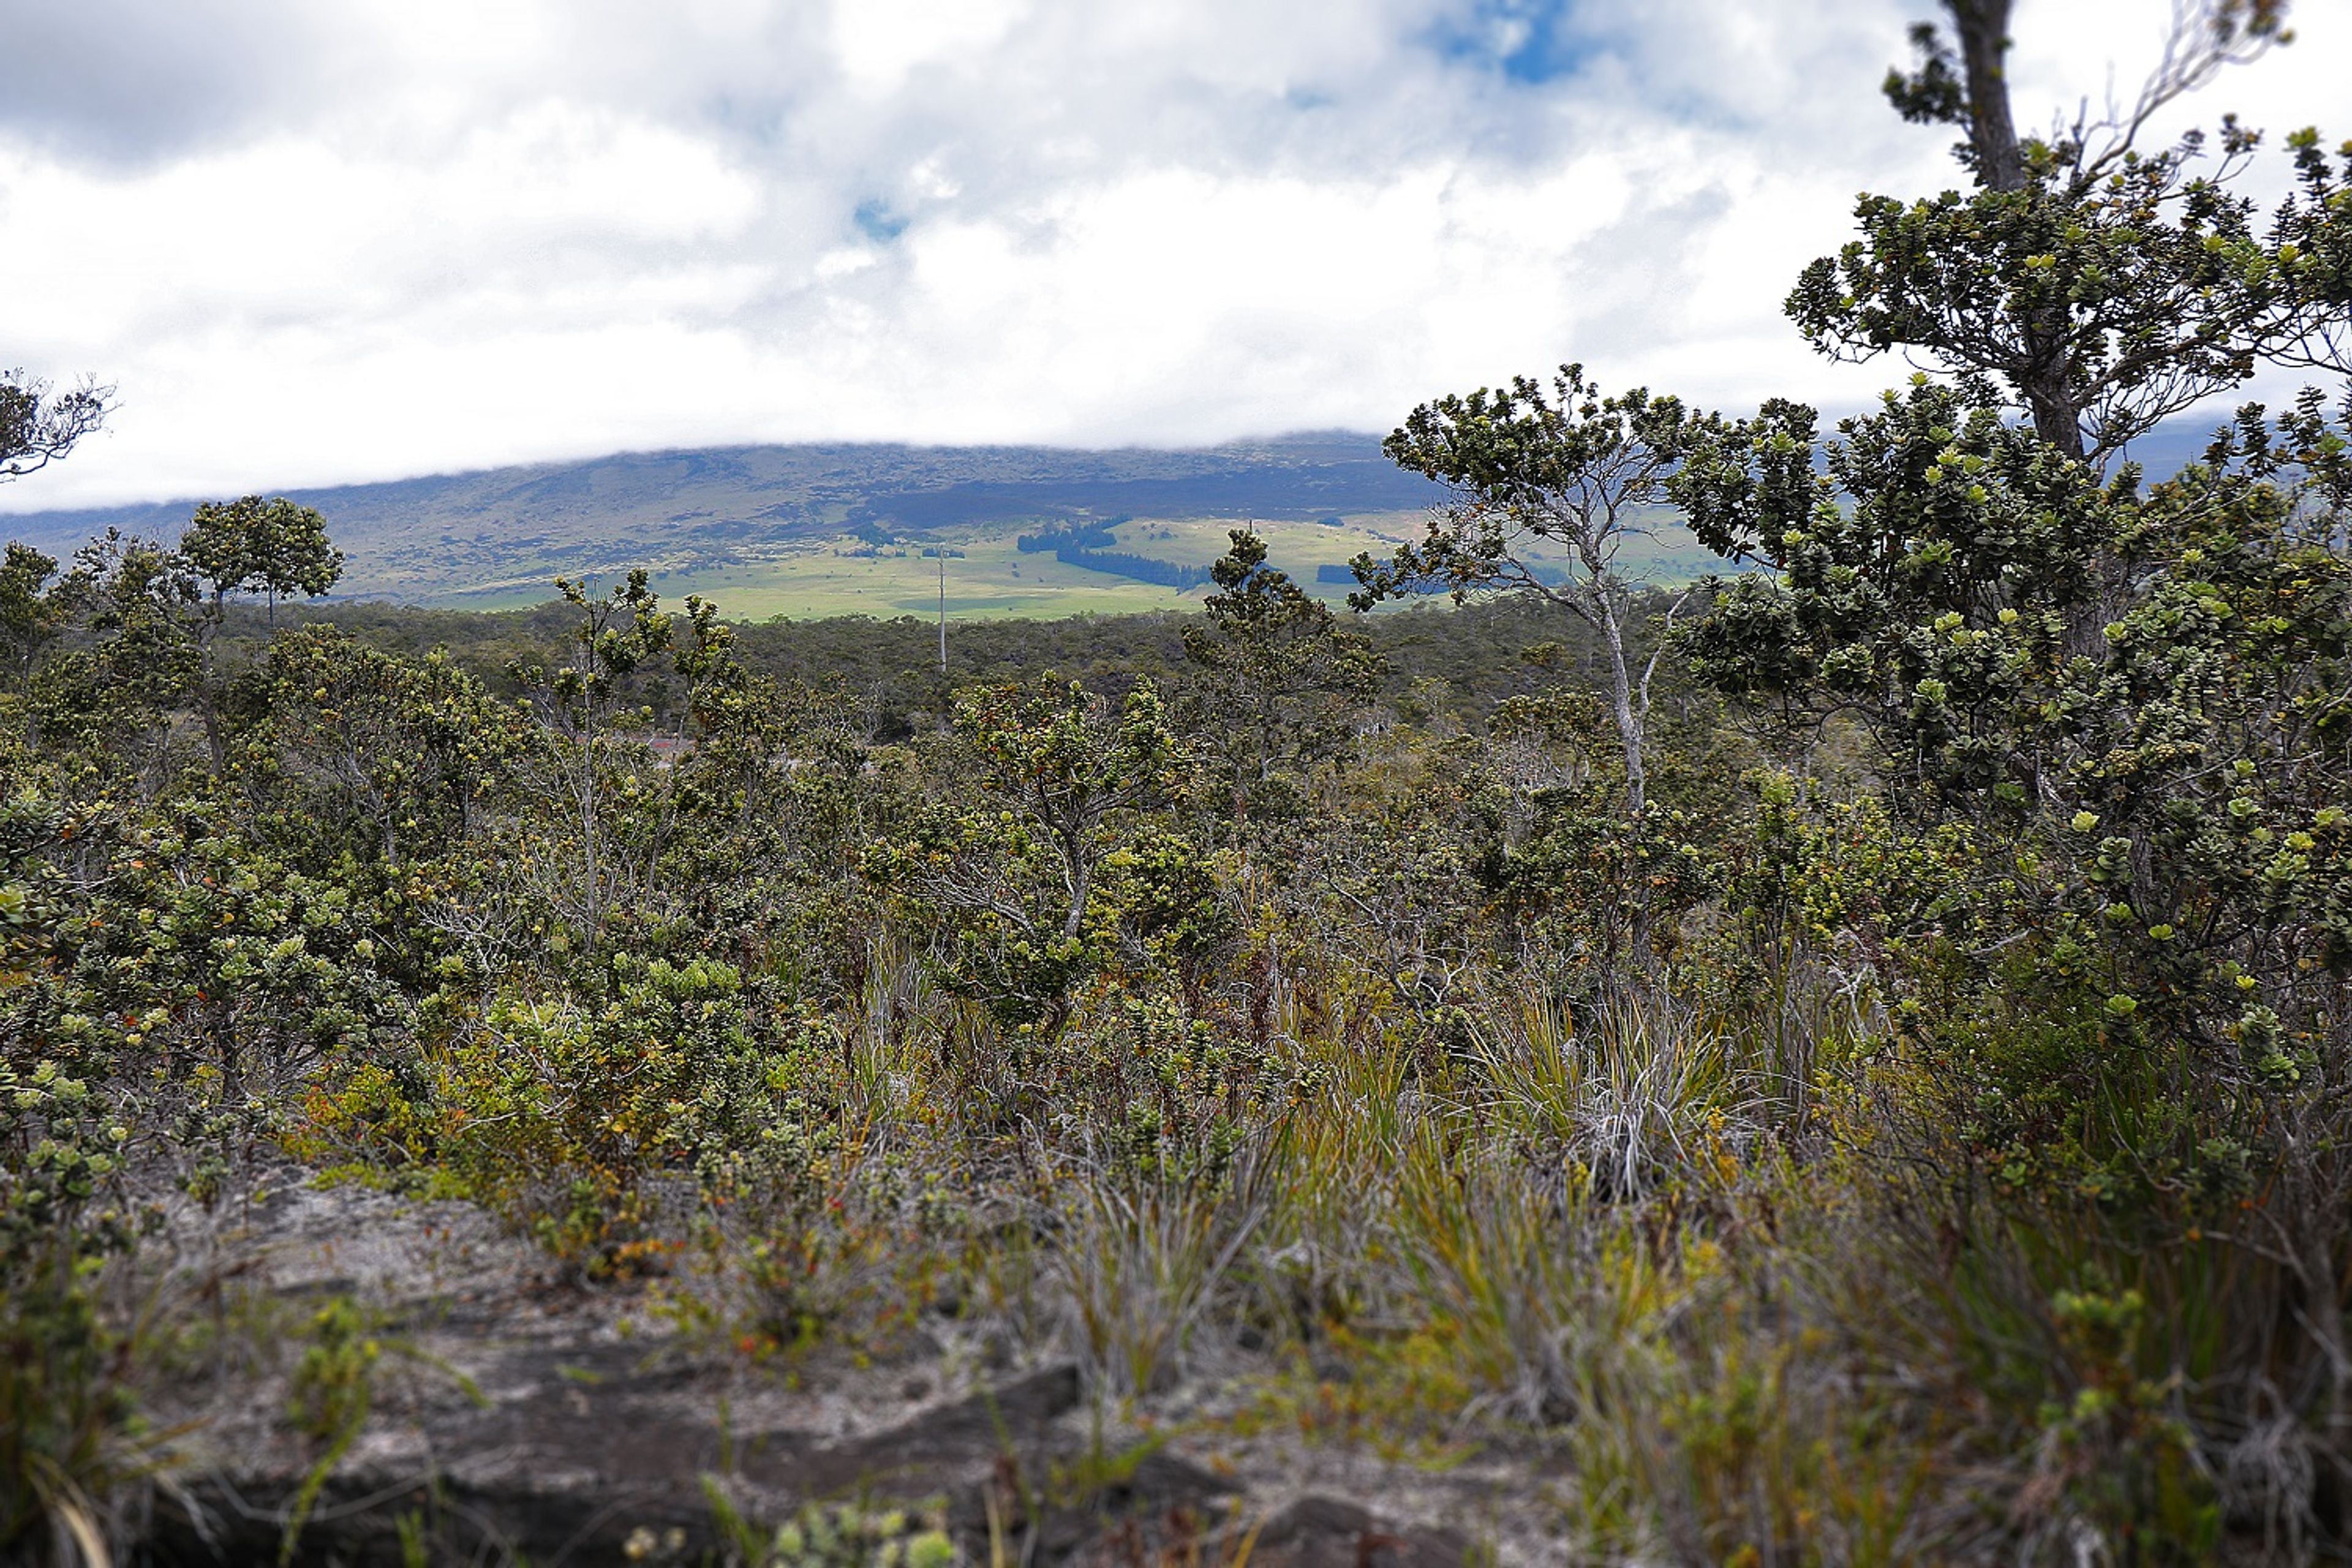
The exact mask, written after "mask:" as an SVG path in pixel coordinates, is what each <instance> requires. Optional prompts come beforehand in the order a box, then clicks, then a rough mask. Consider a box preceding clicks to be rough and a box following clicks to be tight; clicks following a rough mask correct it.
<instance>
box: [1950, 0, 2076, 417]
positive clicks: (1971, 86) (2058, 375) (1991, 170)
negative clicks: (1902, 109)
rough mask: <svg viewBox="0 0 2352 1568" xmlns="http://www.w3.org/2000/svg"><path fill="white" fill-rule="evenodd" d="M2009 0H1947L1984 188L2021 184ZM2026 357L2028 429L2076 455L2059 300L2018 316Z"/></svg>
mask: <svg viewBox="0 0 2352 1568" xmlns="http://www.w3.org/2000/svg"><path fill="white" fill-rule="evenodd" d="M2010 3H2011V0H1946V4H1947V5H1948V8H1949V9H1950V11H1951V14H1952V30H1953V31H1954V32H1955V33H1957V34H1958V36H1959V44H1960V61H1961V66H1962V69H1963V72H1964V74H1965V76H1966V78H1967V89H1968V95H1969V98H1968V121H1969V148H1970V150H1971V151H1973V152H1974V153H1975V154H1976V163H1977V183H1978V184H1980V185H1982V186H1983V187H1984V188H1985V189H1987V190H1990V191H2021V190H2023V189H2025V148H2024V145H2023V144H2022V143H2021V142H2020V141H2019V140H2018V135H2017V120H2016V116H2015V114H2014V113H2013V112H2012V110H2011V107H2010V100H2009V9H2010ZM2025 344H2026V358H2027V361H2028V364H2027V366H2026V368H2025V370H2024V371H2023V373H2022V374H2020V375H2019V376H2018V378H2017V390H2018V391H2019V392H2020V393H2021V395H2023V396H2024V398H2025V402H2026V406H2027V407H2029V408H2031V409H2032V411H2033V431H2034V434H2035V435H2037V436H2039V437H2042V439H2043V440H2044V441H2047V442H2048V443H2049V444H2050V445H2052V446H2053V447H2057V448H2058V449H2059V450H2060V451H2062V452H2063V453H2065V454H2066V455H2067V456H2068V457H2070V458H2074V459H2076V460H2077V461H2080V460H2081V458H2082V456H2083V416H2082V410H2080V409H2078V408H2077V407H2075V406H2074V388H2073V386H2072V385H2071V384H2070V383H2071V381H2072V379H2073V378H2072V375H2071V374H2070V373H2071V371H2072V368H2073V367H2072V366H2070V365H2069V364H2068V363H2067V356H2066V347H2065V344H2066V319H2065V310H2064V307H2063V306H2060V307H2058V308H2057V309H2055V310H2037V311H2036V312H2034V314H2033V315H2032V317H2030V318H2029V319H2028V320H2027V321H2026V322H2025Z"/></svg>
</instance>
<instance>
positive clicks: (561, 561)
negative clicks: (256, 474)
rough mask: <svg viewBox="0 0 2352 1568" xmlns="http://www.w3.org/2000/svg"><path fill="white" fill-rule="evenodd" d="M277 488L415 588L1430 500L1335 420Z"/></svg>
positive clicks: (704, 452)
mask: <svg viewBox="0 0 2352 1568" xmlns="http://www.w3.org/2000/svg"><path fill="white" fill-rule="evenodd" d="M271 493H280V492H271ZM282 493H285V494H288V495H290V496H292V497H293V498H294V499H295V500H299V501H301V502H303V503H304V504H305V505H309V506H313V507H316V508H318V509H319V510H320V511H322V512H324V513H325V514H326V516H327V520H328V523H329V526H330V528H331V531H332V532H333V534H334V537H335V540H336V542H337V543H339V544H340V545H341V547H342V549H343V551H344V552H345V554H346V555H347V556H348V557H349V562H350V564H349V568H348V570H347V573H346V575H345V579H344V584H343V592H345V593H347V594H352V595H380V596H386V597H394V598H418V599H427V600H432V599H443V598H447V597H450V596H452V595H468V594H472V593H478V592H481V591H483V590H484V589H485V588H486V587H488V586H492V585H496V584H512V583H520V582H526V581H531V580H538V581H542V582H543V581H544V580H545V579H546V578H548V577H550V576H552V575H553V574H557V573H560V572H583V571H597V572H604V571H611V570H615V569H617V568H619V567H622V566H625V565H629V564H636V563H645V564H648V565H655V564H660V565H667V567H669V568H670V569H671V570H672V571H673V572H683V571H692V570H694V569H696V568H698V567H699V566H702V565H707V564H709V563H712V562H720V563H723V562H724V561H726V560H727V559H729V558H730V552H740V550H741V549H742V548H743V547H744V546H746V545H754V546H756V545H764V544H772V543H775V542H781V541H787V540H793V539H811V538H820V537H824V536H828V535H831V534H835V533H838V532H842V531H845V530H849V529H855V528H857V527H859V526H860V525H866V527H867V528H868V529H869V530H870V529H871V528H872V527H875V526H879V527H881V528H883V529H886V530H888V531H892V532H894V533H900V534H906V535H908V536H913V537H918V538H919V537H920V536H921V535H922V534H924V533H926V532H928V531H934V530H939V529H960V528H971V527H975V526H981V527H987V526H993V525H1002V524H1005V523H1013V522H1034V521H1049V522H1050V521H1062V520H1075V519H1082V518H1102V517H1108V516H1115V515H1120V514H1128V515H1133V516H1138V517H1193V518H1199V517H1232V518H1235V519H1244V518H1262V519H1268V520H1278V519H1300V518H1314V517H1318V516H1323V515H1327V514H1339V513H1393V512H1399V511H1410V510H1417V509H1420V508H1423V507H1426V506H1429V505H1431V504H1433V502H1434V501H1435V500H1439V499H1440V491H1439V490H1438V489H1437V487H1435V486H1433V485H1432V484H1430V483H1428V482H1427V481H1425V480H1423V479H1420V478H1418V477H1417V476H1414V475H1412V474H1408V473H1405V472H1402V470H1400V469H1398V468H1396V467H1395V466H1394V465H1392V464H1391V463H1390V462H1388V461H1387V459H1386V458H1383V457H1382V456H1381V450H1380V441H1379V438H1378V437H1373V436H1370V435H1363V434H1358V433H1353V432H1341V431H1325V432H1315V433H1309V434H1303V435H1295V436H1287V437H1277V438H1274V439H1270V440H1264V441H1251V442H1236V443H1232V444H1229V445H1226V446H1222V447H1206V448H1195V449H1172V450H1171V449H1159V448H1149V447H1129V448H1119V449H1113V450H1084V449H1073V448H1064V447H913V446H890V445H849V444H824V445H802V446H763V447H709V448H702V449H694V450H683V451H661V452H635V453H618V454H614V455H613V456H610V457H604V458H589V459H586V460H583V461H579V462H566V463H538V464H528V465H519V466H515V467H510V468H491V469H484V470H479V471H476V472H469V473H458V474H444V475H432V476H426V477H423V478H417V479H396V480H391V481H386V482H383V483H377V484H362V485H339V486H331V487H325V488H312V489H289V490H286V491H284V492H282ZM194 504H195V500H194V499H190V500H174V501H169V502H162V503H151V504H144V505H131V506H116V507H92V508H82V509H76V510H49V511H34V512H22V513H17V514H14V515H11V516H8V517H5V519H0V534H5V536H6V537H8V538H14V539H23V540H26V542H30V543H33V544H36V545H38V546H39V547H40V548H42V549H44V550H47V551H48V552H51V553H54V554H58V555H60V556H62V555H64V554H66V553H68V552H71V551H72V550H74V549H77V548H79V546H80V544H81V543H82V542H84V541H86V540H88V539H89V538H90V537H92V536H93V535H95V534H97V533H100V532H102V531H105V530H106V529H108V528H110V527H112V528H121V529H123V530H125V531H130V532H136V533H142V534H146V535H149V536H161V537H164V538H172V537H175V536H176V535H177V534H178V532H179V531H180V529H181V528H182V527H183V526H184V525H185V523H186V521H187V518H188V513H189V511H190V510H192V508H193V507H194Z"/></svg>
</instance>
